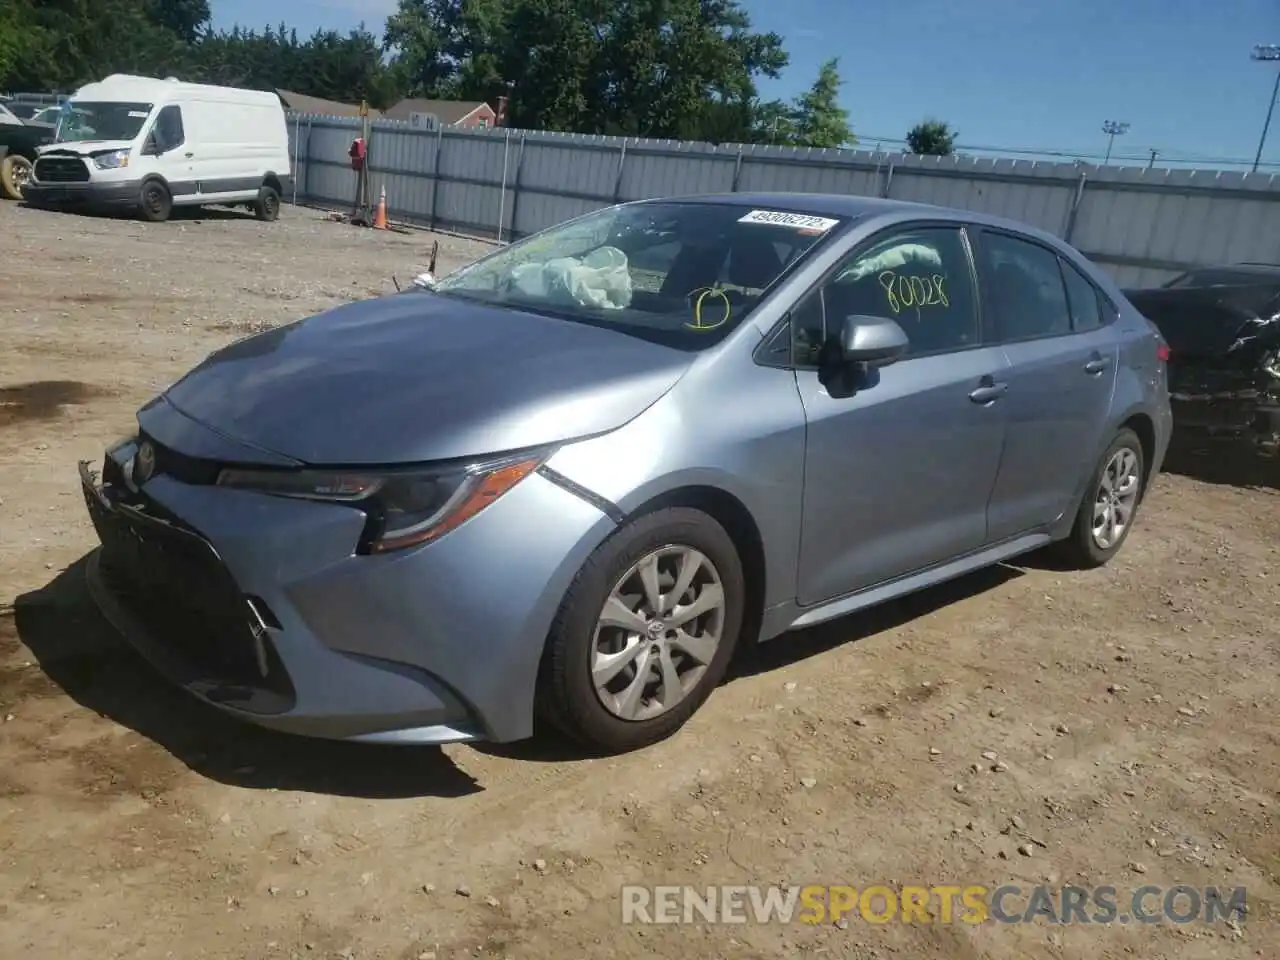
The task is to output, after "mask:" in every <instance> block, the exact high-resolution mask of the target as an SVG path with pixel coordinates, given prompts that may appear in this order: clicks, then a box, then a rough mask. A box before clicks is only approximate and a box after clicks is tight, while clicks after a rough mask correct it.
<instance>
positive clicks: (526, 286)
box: [511, 247, 631, 310]
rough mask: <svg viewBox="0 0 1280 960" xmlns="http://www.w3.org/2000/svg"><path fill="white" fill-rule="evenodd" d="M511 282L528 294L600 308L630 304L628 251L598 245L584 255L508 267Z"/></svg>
mask: <svg viewBox="0 0 1280 960" xmlns="http://www.w3.org/2000/svg"><path fill="white" fill-rule="evenodd" d="M511 285H512V286H513V287H514V288H515V289H516V290H518V291H520V293H522V294H524V295H525V296H527V297H534V298H536V299H539V300H548V301H551V302H556V303H564V304H566V305H573V306H580V307H594V308H596V309H601V310H624V309H626V308H627V307H629V306H630V305H631V272H630V271H629V270H628V269H627V255H626V254H625V253H623V252H622V251H621V250H619V249H618V248H617V247H599V248H598V249H596V250H593V251H591V253H590V254H588V255H587V256H586V257H584V258H582V259H579V258H577V257H557V258H555V259H554V260H547V261H546V262H544V263H525V264H521V265H520V266H518V267H516V268H515V269H513V270H512V271H511Z"/></svg>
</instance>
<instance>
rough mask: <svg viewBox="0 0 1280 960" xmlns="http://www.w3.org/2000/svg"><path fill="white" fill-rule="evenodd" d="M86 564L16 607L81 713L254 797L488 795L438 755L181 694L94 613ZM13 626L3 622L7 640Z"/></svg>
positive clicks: (42, 659) (30, 640)
mask: <svg viewBox="0 0 1280 960" xmlns="http://www.w3.org/2000/svg"><path fill="white" fill-rule="evenodd" d="M84 567H85V559H84V558H82V559H81V560H79V561H77V562H76V563H75V564H73V565H72V566H71V567H69V568H68V569H67V570H65V571H64V572H62V573H60V574H59V575H58V576H57V577H56V578H54V580H53V581H52V582H50V583H49V584H47V585H46V586H44V587H42V588H41V589H39V590H35V591H32V592H31V593H27V594H23V595H22V596H20V597H18V598H17V600H16V602H15V603H14V609H13V625H14V626H15V627H16V632H17V635H18V637H19V638H20V639H21V641H22V642H23V643H24V644H25V645H26V646H27V648H28V649H29V650H30V651H31V653H32V655H33V656H34V657H35V659H36V661H37V662H38V663H39V666H40V669H41V670H43V671H44V673H45V675H46V676H47V677H48V678H49V679H50V680H51V681H52V682H53V683H54V684H56V685H57V686H58V687H60V688H61V689H62V690H63V692H65V693H66V694H67V695H68V696H69V697H71V698H72V699H73V700H75V701H76V702H77V703H79V704H80V705H81V706H83V707H86V708H87V709H89V710H93V711H94V712H95V713H98V714H101V715H102V716H105V717H107V718H109V719H111V720H113V721H115V722H116V723H119V724H121V725H123V726H125V727H128V728H129V729H131V730H134V731H136V732H137V733H139V734H141V735H142V736H144V737H146V738H147V739H149V740H151V741H153V742H155V743H156V744H158V745H160V746H161V747H163V748H164V749H165V750H167V751H168V752H169V753H170V754H172V755H173V756H174V757H176V758H177V759H178V760H179V761H181V762H182V763H184V764H185V765H186V766H187V767H189V768H190V769H191V770H193V771H195V772H196V773H199V774H200V775H201V776H205V777H208V778H210V779H212V780H216V781H219V782H220V783H225V784H229V785H232V786H238V787H246V788H250V789H264V790H266V789H277V790H294V791H306V792H312V793H325V794H333V795H336V796H351V797H365V798H392V797H420V796H439V797H459V796H465V795H467V794H470V793H476V792H478V791H479V790H480V787H479V786H478V785H477V784H476V782H475V781H474V780H473V779H472V778H471V777H470V776H468V775H467V774H465V773H464V772H463V771H462V770H460V769H459V768H458V767H457V766H456V765H455V764H454V763H453V761H452V760H450V759H449V757H448V756H447V755H446V754H445V753H444V752H443V751H442V750H441V749H440V748H438V747H422V746H419V747H400V746H383V745H376V744H356V743H343V742H334V741H326V740H313V739H308V738H304V737H294V736H289V735H286V734H280V733H274V732H272V731H269V730H264V729H261V728H259V727H255V726H253V725H251V724H248V723H244V722H241V721H239V720H236V719H235V718H233V717H229V716H227V715H225V714H223V713H221V712H219V711H218V710H216V709H214V708H213V707H210V706H208V705H206V704H204V703H202V702H201V701H199V700H197V699H196V698H195V697H192V696H190V695H189V694H187V693H186V692H184V691H182V690H180V689H178V688H176V687H174V686H172V685H171V684H169V683H168V682H167V681H166V680H165V679H164V678H163V677H161V676H160V675H159V674H158V673H156V672H155V671H154V670H152V668H151V667H150V666H148V665H147V664H146V662H145V661H144V660H143V659H142V658H141V657H140V656H138V655H137V654H136V653H134V651H133V650H132V648H130V647H129V646H128V645H127V644H126V643H125V641H124V640H123V639H122V638H121V637H120V636H119V635H118V634H117V633H116V632H115V631H114V630H113V629H112V627H111V626H110V625H109V624H108V623H107V622H106V620H105V619H103V617H102V615H101V614H100V613H99V612H98V610H97V608H96V607H95V605H94V603H93V600H92V598H91V597H90V596H89V593H88V586H87V585H86V582H85V576H84ZM7 626H8V625H7V624H6V623H5V621H4V620H0V639H2V638H3V635H4V633H5V632H7V631H6V629H5V628H6V627H7Z"/></svg>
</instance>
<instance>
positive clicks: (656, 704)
mask: <svg viewBox="0 0 1280 960" xmlns="http://www.w3.org/2000/svg"><path fill="white" fill-rule="evenodd" d="M745 602H746V596H745V586H744V580H743V573H742V561H741V559H740V558H739V556H738V552H737V550H736V548H735V547H734V544H733V540H732V539H731V538H730V537H729V535H728V533H726V532H725V530H724V528H723V527H722V526H720V524H719V523H717V522H716V521H715V520H714V519H712V518H711V517H710V516H708V515H707V514H705V513H702V512H701V511H699V510H692V509H688V508H683V507H673V508H668V509H663V510H659V511H657V512H655V513H651V514H648V515H645V516H642V517H639V518H638V519H636V520H634V521H632V522H631V523H629V524H627V525H626V526H624V527H623V528H622V529H621V530H619V531H617V533H615V534H614V535H613V536H612V537H611V538H610V539H609V540H607V541H606V542H605V543H604V544H602V545H601V546H600V547H599V548H598V549H597V550H596V552H595V553H594V554H592V556H591V557H590V559H588V560H587V562H586V564H585V565H584V566H583V568H582V570H581V571H580V572H579V574H578V576H577V578H576V579H575V580H574V582H573V584H572V586H571V587H570V588H569V591H568V593H567V595H566V596H565V599H564V602H563V603H562V605H561V608H560V612H559V614H558V615H557V617H556V620H555V623H554V625H553V626H552V629H551V633H550V635H549V637H548V639H547V651H546V655H545V657H544V662H543V669H542V676H541V679H540V689H539V691H538V698H539V705H540V707H541V708H542V711H543V712H544V713H545V714H546V715H547V716H549V718H550V719H551V720H552V721H553V722H554V723H555V725H556V726H558V727H560V728H561V729H562V730H563V731H564V732H565V733H567V734H569V735H570V736H572V737H574V738H575V739H577V740H580V741H582V742H583V743H586V744H588V745H590V746H591V747H593V748H596V749H599V750H603V751H607V752H621V751H626V750H634V749H637V748H639V747H643V746H647V745H649V744H651V743H655V742H657V741H659V740H662V739H664V738H666V737H668V736H670V735H671V734H673V733H674V732H675V731H676V730H678V729H680V727H681V726H683V725H684V723H685V722H686V721H687V720H688V719H689V717H691V716H692V715H693V713H694V711H696V710H697V709H698V707H700V706H701V705H702V703H703V702H704V701H705V700H706V699H707V697H708V696H710V695H711V692H712V691H713V690H714V689H715V688H716V686H717V685H718V684H719V683H720V681H721V679H723V677H724V674H725V671H726V670H727V669H728V666H729V662H730V660H731V659H732V657H733V651H734V648H735V647H736V646H737V642H738V634H739V632H740V631H741V629H742V619H743V608H744V605H745Z"/></svg>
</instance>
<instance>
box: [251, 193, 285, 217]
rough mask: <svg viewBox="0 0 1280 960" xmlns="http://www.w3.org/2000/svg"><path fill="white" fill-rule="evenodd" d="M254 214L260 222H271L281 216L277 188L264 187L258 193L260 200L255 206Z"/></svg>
mask: <svg viewBox="0 0 1280 960" xmlns="http://www.w3.org/2000/svg"><path fill="white" fill-rule="evenodd" d="M253 213H254V216H256V217H257V218H258V219H259V220H266V221H271V220H274V219H276V217H278V216H280V194H279V193H277V192H276V189H275V187H263V188H262V189H261V190H259V191H258V200H257V202H256V203H255V204H254V205H253Z"/></svg>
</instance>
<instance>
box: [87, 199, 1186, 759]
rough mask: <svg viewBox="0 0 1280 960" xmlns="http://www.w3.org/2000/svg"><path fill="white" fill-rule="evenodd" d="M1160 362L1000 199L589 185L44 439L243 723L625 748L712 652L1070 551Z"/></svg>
mask: <svg viewBox="0 0 1280 960" xmlns="http://www.w3.org/2000/svg"><path fill="white" fill-rule="evenodd" d="M1167 356H1168V351H1167V347H1166V346H1165V344H1164V343H1163V341H1162V340H1161V339H1160V337H1159V335H1158V333H1157V332H1156V331H1155V329H1154V327H1152V326H1151V325H1150V324H1149V323H1148V322H1147V321H1146V320H1144V319H1143V318H1142V317H1141V316H1139V315H1138V313H1137V312H1136V311H1135V310H1134V309H1133V308H1132V307H1131V306H1130V305H1129V304H1128V303H1127V302H1126V301H1125V299H1124V297H1123V295H1122V294H1121V293H1120V291H1119V290H1118V289H1117V288H1116V286H1115V284H1114V283H1113V282H1112V281H1111V280H1110V279H1109V278H1108V277H1107V276H1106V275H1105V274H1103V273H1102V272H1100V271H1099V270H1098V269H1096V268H1095V267H1094V266H1092V265H1091V264H1090V263H1089V262H1088V261H1087V260H1085V259H1084V258H1083V257H1082V256H1081V255H1080V254H1079V253H1077V252H1076V251H1075V250H1073V249H1072V248H1070V247H1068V246H1066V245H1064V244H1063V243H1061V242H1060V241H1058V240H1056V239H1055V238H1054V237H1052V236H1049V235H1047V234H1044V233H1041V232H1038V231H1036V230H1033V229H1031V228H1028V227H1025V226H1021V225H1019V224H1015V223H1009V222H1005V221H1002V220H997V219H992V218H989V217H984V216H981V215H978V214H972V213H966V212H962V211H956V210H947V209H940V208H934V207H927V206H919V205H913V204H906V203H897V202H891V201H883V200H874V199H867V198H861V197H836V196H812V195H803V194H754V195H752V194H733V195H725V196H705V197H689V198H681V199H678V200H655V201H645V202H640V203H631V204H624V205H621V206H615V207H611V208H608V209H604V210H599V211H596V212H594V213H590V214H587V215H586V216H583V217H580V218H578V219H576V220H572V221H570V222H568V223H564V224H561V225H559V226H555V227H552V228H550V229H548V230H545V231H543V232H541V233H539V234H536V235H534V236H532V237H529V238H528V239H526V240H523V241H520V242H518V243H514V244H512V245H510V246H507V247H503V248H501V249H499V250H497V251H496V252H494V253H493V254H491V255H489V256H487V257H485V258H483V259H481V260H479V261H477V262H475V263H473V264H471V265H469V266H467V267H465V268H463V269H461V270H459V271H457V272H456V273H454V274H453V275H451V276H449V277H447V278H445V279H443V280H441V281H438V282H437V283H436V284H435V285H434V287H433V288H432V289H427V290H420V291H414V292H411V293H405V294H402V295H393V296H388V297H384V298H381V299H376V300H371V301H367V302H361V303H353V304H350V305H347V306H342V307H339V308H337V309H334V310H330V311H328V312H326V313H323V314H320V315H318V316H315V317H311V318H309V319H306V320H302V321H300V322H297V323H293V324H290V325H288V326H284V327H280V328H278V329H275V330H272V331H269V332H267V333H263V334H260V335H257V336H253V337H249V338H247V339H244V340H241V341H238V342H236V343H233V344H232V345H230V346H228V347H226V348H225V349H222V350H220V351H218V352H216V353H214V354H212V355H211V356H210V357H209V358H208V359H206V360H205V361H204V362H203V363H201V364H200V365H199V366H198V367H196V368H195V369H194V370H192V371H191V372H190V373H188V374H187V375H186V376H184V377H183V378H182V379H180V380H179V381H177V382H176V383H174V384H173V385H172V386H170V387H169V388H168V389H167V390H165V391H164V393H163V394H161V395H160V396H158V397H156V398H155V399H154V400H152V401H151V402H150V403H148V404H147V405H146V406H145V407H143V408H142V409H141V410H140V411H139V413H138V418H137V419H138V431H137V433H136V435H135V436H132V437H129V438H128V439H126V440H123V441H121V442H119V443H118V444H116V445H114V446H113V447H111V448H110V449H109V450H108V451H107V455H106V457H105V460H104V463H103V467H102V470H101V472H100V474H99V473H98V472H97V471H92V470H90V465H89V464H87V463H85V464H81V468H80V470H81V479H82V481H83V485H84V491H85V499H86V502H87V504H88V507H89V512H90V514H91V516H92V518H93V522H94V524H95V526H96V528H97V531H98V534H99V537H100V539H101V541H102V547H101V549H100V550H98V551H97V552H96V553H95V554H94V556H93V559H92V560H91V562H90V564H89V579H90V587H91V589H92V591H93V594H94V597H95V599H96V601H97V603H98V604H99V605H100V606H101V608H102V610H103V611H104V613H105V614H106V616H107V617H108V619H110V620H111V621H112V623H114V624H115V625H116V627H117V628H118V629H119V630H120V631H121V632H122V633H124V634H125V635H126V636H127V637H128V638H129V639H130V640H131V641H132V642H133V643H134V644H135V645H136V646H137V647H138V648H139V649H140V650H141V651H142V653H143V654H144V656H146V657H147V658H148V659H149V660H150V661H152V663H154V664H155V665H156V666H157V667H158V668H159V669H160V670H161V671H162V672H164V673H166V674H167V675H168V676H169V677H170V678H171V679H172V680H174V681H175V682H177V683H180V684H181V685H183V686H185V687H186V688H187V689H189V690H191V691H192V692H194V693H195V694H197V695H198V696H200V697H202V698H204V699H205V700H207V701H208V702H210V703H212V704H215V705H216V706H218V707H220V708H221V709H223V710H226V711H230V712H232V713H234V714H235V715H237V716H240V717H242V718H244V719H246V720H250V721H253V722H255V723H259V724H262V725H264V726H267V727H272V728H275V729H278V730H283V731H291V732H294V733H300V734H306V735H312V736H319V737H329V738H341V739H352V740H364V741H382V742H400V743H444V742H449V741H458V740H468V739H489V740H495V741H509V740H516V739H520V738H524V737H527V736H529V735H530V734H531V732H532V731H533V728H534V720H535V716H539V717H545V718H546V719H548V720H550V721H551V722H552V723H554V724H555V725H556V726H559V727H560V728H562V729H563V730H565V731H566V732H568V733H570V734H572V735H573V736H575V737H577V738H579V739H580V740H582V741H583V742H584V743H585V744H586V745H587V746H589V747H590V748H592V749H596V750H606V751H618V750H627V749H631V748H636V747H639V746H642V745H644V744H648V743H651V742H653V741H656V740H658V739H660V738H662V737H665V736H667V735H669V734H671V733H673V732H674V731H675V730H677V729H678V728H679V727H680V726H681V725H682V724H683V723H684V722H685V721H686V720H688V718H689V716H690V715H691V714H692V713H693V712H694V711H695V710H696V709H697V708H698V707H699V706H700V705H701V704H702V703H703V702H704V701H705V700H706V698H707V697H708V696H709V695H710V693H711V692H712V690H713V689H714V688H715V686H716V684H717V683H718V682H719V681H720V680H721V679H722V677H723V676H724V674H725V671H726V668H727V667H728V665H729V661H730V658H731V657H732V656H733V654H734V650H735V648H737V647H738V646H740V645H741V644H743V643H746V642H751V641H754V640H756V639H757V638H760V639H771V638H779V637H781V639H778V640H777V641H776V642H779V643H785V642H786V639H785V637H782V636H781V635H783V634H785V633H786V632H787V631H788V630H791V629H793V628H797V627H803V626H808V625H811V624H816V623H819V622H821V621H824V620H829V619H831V618H834V617H839V616H842V615H845V614H848V613H850V612H851V611H854V610H858V609H860V608H863V607H866V606H868V605H871V604H874V603H878V602H880V601H883V600H887V599H889V598H892V597H897V596H900V595H902V594H905V593H908V592H910V591H913V590H918V589H920V588H922V587H926V586H929V585H931V584H935V583H938V582H939V581H942V580H946V579H948V578H951V577H956V576H958V575H961V574H964V573H966V572H968V571H972V570H974V569H976V568H979V567H983V566H985V565H989V564H994V563H997V562H999V561H1002V560H1007V559H1009V558H1010V557H1013V556H1015V555H1018V554H1022V553H1025V552H1027V551H1030V550H1034V549H1036V548H1039V547H1043V546H1046V545H1049V544H1056V547H1057V549H1060V550H1061V551H1062V552H1063V553H1064V554H1066V555H1067V556H1068V557H1069V558H1071V559H1072V560H1074V562H1075V563H1077V564H1079V565H1081V566H1097V565H1099V564H1103V563H1106V562H1107V561H1108V560H1109V559H1110V558H1111V557H1112V556H1113V555H1114V554H1115V553H1116V551H1117V550H1119V549H1120V547H1121V545H1122V544H1123V543H1124V540H1125V538H1126V537H1127V535H1128V534H1129V532H1130V530H1131V529H1132V525H1133V522H1134V517H1135V514H1136V511H1137V508H1138V505H1139V504H1140V503H1141V501H1142V498H1143V493H1144V491H1145V490H1146V488H1147V485H1148V484H1149V483H1150V481H1151V478H1152V476H1153V475H1154V474H1155V473H1156V472H1157V471H1158V470H1159V468H1160V464H1161V461H1162V459H1163V457H1164V453H1165V449H1166V446H1167V442H1168V438H1169V432H1170V414H1169V401H1168V391H1167V386H1166V381H1165V360H1166V359H1167ZM831 709H833V710H838V709H841V707H840V705H839V704H832V705H831Z"/></svg>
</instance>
